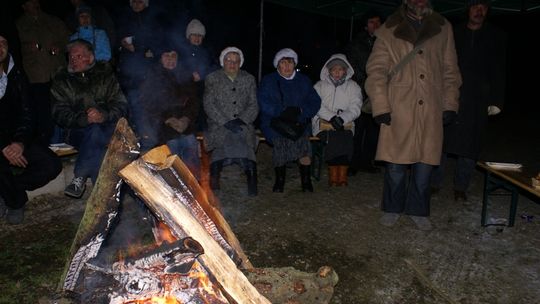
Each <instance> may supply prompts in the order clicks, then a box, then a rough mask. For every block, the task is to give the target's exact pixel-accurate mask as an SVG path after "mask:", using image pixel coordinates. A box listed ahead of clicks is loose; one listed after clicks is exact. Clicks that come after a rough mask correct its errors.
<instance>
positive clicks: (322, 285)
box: [246, 266, 338, 304]
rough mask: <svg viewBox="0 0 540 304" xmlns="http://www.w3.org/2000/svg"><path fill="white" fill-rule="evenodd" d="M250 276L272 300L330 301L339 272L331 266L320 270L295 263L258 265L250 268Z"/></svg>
mask: <svg viewBox="0 0 540 304" xmlns="http://www.w3.org/2000/svg"><path fill="white" fill-rule="evenodd" d="M246 276H247V278H248V280H249V281H250V282H251V284H253V285H254V286H255V288H257V289H258V290H259V292H260V293H262V294H263V295H264V296H265V297H267V298H268V299H269V300H270V301H271V302H272V303H290V304H293V303H298V304H299V303H304V304H307V303H309V304H327V303H329V302H330V300H331V299H332V296H333V294H334V286H335V285H336V284H337V282H338V275H337V274H336V272H335V271H334V270H333V269H332V268H331V267H329V266H323V267H321V268H319V270H318V271H317V272H316V273H307V272H303V271H299V270H296V269H294V268H292V267H284V268H255V269H252V270H249V271H247V273H246Z"/></svg>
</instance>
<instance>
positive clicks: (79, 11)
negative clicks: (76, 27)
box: [75, 4, 92, 17]
mask: <svg viewBox="0 0 540 304" xmlns="http://www.w3.org/2000/svg"><path fill="white" fill-rule="evenodd" d="M82 13H87V14H89V15H90V16H92V8H90V6H88V5H86V4H81V5H79V7H77V10H76V11H75V15H76V16H77V17H79V15H80V14H82Z"/></svg>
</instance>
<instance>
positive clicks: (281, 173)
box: [272, 166, 286, 193]
mask: <svg viewBox="0 0 540 304" xmlns="http://www.w3.org/2000/svg"><path fill="white" fill-rule="evenodd" d="M285 168H286V167H285V166H281V167H275V168H274V171H275V172H276V182H275V183H274V187H273V188H272V191H273V192H280V193H281V192H283V188H284V187H285Z"/></svg>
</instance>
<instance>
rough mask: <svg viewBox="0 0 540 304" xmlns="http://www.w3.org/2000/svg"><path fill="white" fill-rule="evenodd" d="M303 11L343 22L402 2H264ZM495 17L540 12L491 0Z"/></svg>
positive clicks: (446, 8) (531, 5) (445, 0)
mask: <svg viewBox="0 0 540 304" xmlns="http://www.w3.org/2000/svg"><path fill="white" fill-rule="evenodd" d="M265 1H266V2H269V3H275V4H279V5H283V6H287V7H291V8H295V9H298V10H302V11H308V12H311V13H315V14H320V15H326V16H330V17H336V18H342V19H356V18H360V17H361V16H362V15H363V14H364V13H365V12H366V11H368V10H371V9H374V10H378V11H379V12H381V13H382V14H386V15H389V14H390V13H391V12H393V11H394V10H395V9H396V7H397V6H398V5H399V4H400V3H401V2H402V1H401V0H265ZM431 2H432V3H433V7H434V9H435V10H436V11H437V12H439V13H442V14H443V15H454V14H461V13H462V12H463V11H464V9H465V4H466V1H463V0H461V1H460V0H431ZM491 10H492V13H495V14H512V13H527V12H532V11H540V0H491Z"/></svg>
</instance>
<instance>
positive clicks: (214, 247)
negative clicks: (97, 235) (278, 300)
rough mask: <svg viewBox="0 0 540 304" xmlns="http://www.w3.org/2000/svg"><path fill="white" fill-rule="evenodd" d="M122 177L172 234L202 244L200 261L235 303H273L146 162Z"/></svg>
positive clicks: (128, 168) (133, 165) (134, 165)
mask: <svg viewBox="0 0 540 304" xmlns="http://www.w3.org/2000/svg"><path fill="white" fill-rule="evenodd" d="M120 175H121V176H122V178H123V179H124V180H125V181H126V182H127V183H128V184H129V185H130V186H131V187H132V188H133V189H134V190H135V191H136V192H137V193H138V195H139V197H141V198H142V199H143V200H144V201H145V202H146V204H147V206H148V207H149V208H150V209H151V210H152V211H153V212H154V214H156V215H157V216H158V217H159V218H160V219H162V220H163V221H164V222H165V223H166V224H167V225H168V226H169V228H171V230H172V231H173V233H174V232H175V231H179V230H180V231H182V232H185V233H186V234H188V235H189V236H191V237H192V238H193V239H195V240H197V241H198V242H199V243H200V244H201V246H202V247H203V248H204V252H205V254H203V255H201V256H200V257H199V258H198V259H199V261H200V262H201V263H202V264H203V265H204V266H205V267H206V268H207V270H208V271H209V272H210V273H211V274H212V276H213V277H214V278H215V279H216V280H217V282H218V283H219V284H220V285H221V288H222V289H223V291H224V292H225V293H227V295H228V296H229V297H230V298H231V299H232V300H234V301H235V302H236V303H239V304H243V303H270V302H269V301H268V300H267V299H266V298H265V297H264V296H262V295H261V294H260V293H259V292H258V291H257V289H255V287H253V285H251V283H249V281H248V280H247V278H246V276H245V275H244V274H243V273H242V272H241V271H240V270H238V268H237V267H236V265H235V264H234V263H233V261H232V260H231V259H230V258H229V256H228V255H227V253H226V252H225V251H224V250H223V248H222V247H221V246H220V245H219V244H218V243H217V242H216V241H215V240H214V239H213V238H212V237H211V236H210V235H209V234H208V232H207V231H206V229H205V228H204V227H203V225H202V224H201V223H199V221H198V220H197V219H196V218H195V217H194V216H193V215H192V214H191V212H190V210H188V208H187V207H185V206H184V205H183V203H182V202H181V201H180V200H179V198H178V197H177V196H176V195H175V193H174V190H173V189H172V188H171V187H170V186H169V185H167V183H166V182H165V181H164V180H163V179H162V178H161V177H160V176H158V173H157V172H156V171H153V170H152V169H151V168H150V166H149V165H148V164H146V163H145V162H144V160H143V159H138V160H136V161H134V162H132V163H131V164H129V165H128V166H126V167H125V168H124V169H122V170H121V171H120Z"/></svg>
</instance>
